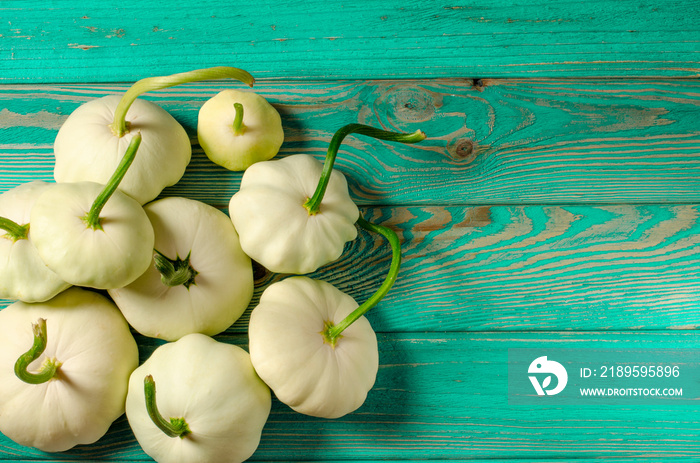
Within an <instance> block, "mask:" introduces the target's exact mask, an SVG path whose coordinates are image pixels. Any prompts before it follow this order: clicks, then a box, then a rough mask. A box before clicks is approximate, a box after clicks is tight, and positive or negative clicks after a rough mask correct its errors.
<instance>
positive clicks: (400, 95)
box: [377, 86, 441, 123]
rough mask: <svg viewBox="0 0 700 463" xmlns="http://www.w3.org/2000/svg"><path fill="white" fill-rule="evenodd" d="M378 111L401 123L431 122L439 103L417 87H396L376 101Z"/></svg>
mask: <svg viewBox="0 0 700 463" xmlns="http://www.w3.org/2000/svg"><path fill="white" fill-rule="evenodd" d="M377 103H378V108H377V109H378V110H379V111H381V112H385V113H387V114H391V115H392V117H396V118H397V119H399V120H401V121H403V122H411V123H413V122H424V121H428V120H431V119H432V118H433V117H434V115H435V111H436V107H439V106H440V105H441V103H440V102H439V101H435V99H434V98H433V96H432V95H431V94H430V92H428V91H426V90H423V89H422V88H419V87H409V86H397V87H392V88H391V89H389V90H388V91H387V92H386V93H385V94H384V95H382V97H380V99H379V100H378V102H377Z"/></svg>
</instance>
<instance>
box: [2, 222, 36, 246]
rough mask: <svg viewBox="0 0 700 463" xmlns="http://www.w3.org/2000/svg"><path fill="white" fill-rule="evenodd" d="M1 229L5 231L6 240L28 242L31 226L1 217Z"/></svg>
mask: <svg viewBox="0 0 700 463" xmlns="http://www.w3.org/2000/svg"><path fill="white" fill-rule="evenodd" d="M0 228H1V229H3V230H5V231H6V232H7V233H5V238H8V239H11V240H12V241H17V240H26V239H27V236H28V235H29V224H28V223H27V224H24V225H20V224H18V223H17V222H14V221H12V220H10V219H8V218H6V217H0Z"/></svg>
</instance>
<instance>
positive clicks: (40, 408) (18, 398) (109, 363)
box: [0, 288, 139, 452]
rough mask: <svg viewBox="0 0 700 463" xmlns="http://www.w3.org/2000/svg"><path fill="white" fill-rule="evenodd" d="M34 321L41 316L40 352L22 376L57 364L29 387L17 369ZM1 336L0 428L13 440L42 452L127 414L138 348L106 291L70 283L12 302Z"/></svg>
mask: <svg viewBox="0 0 700 463" xmlns="http://www.w3.org/2000/svg"><path fill="white" fill-rule="evenodd" d="M39 319H43V320H45V324H44V325H43V327H44V328H45V331H43V339H44V341H45V343H46V344H45V349H44V350H43V353H41V355H40V356H39V357H38V358H36V360H34V361H32V362H31V363H30V364H29V368H28V369H27V368H26V365H25V369H24V370H23V376H29V377H30V379H31V376H32V373H33V372H35V371H36V370H38V369H41V368H42V367H44V368H45V370H42V372H46V371H48V372H51V369H49V368H48V367H51V366H52V365H53V368H56V367H57V369H56V370H55V372H53V373H51V379H48V380H46V381H45V382H42V383H39V384H28V383H26V382H25V381H23V380H22V379H20V378H19V376H18V375H16V374H15V372H14V368H15V366H16V365H15V364H16V362H17V360H18V358H19V357H20V356H22V355H23V354H25V353H26V352H28V351H29V350H30V347H32V341H33V340H34V341H36V339H35V338H36V337H39V338H41V336H38V335H37V336H35V335H33V333H32V324H33V323H36V322H37V320H39ZM37 326H39V327H40V326H41V324H39V325H37ZM37 332H38V333H42V330H41V329H38V330H37ZM0 340H1V341H0V342H2V349H0V431H1V432H2V433H3V434H4V435H6V436H7V437H9V438H10V439H12V440H13V441H15V442H17V443H18V444H21V445H25V446H31V447H36V448H38V449H40V450H44V451H47V452H61V451H64V450H68V449H70V448H72V447H74V446H75V445H78V444H90V443H93V442H95V441H96V440H98V439H99V438H100V437H102V436H103V435H104V434H105V433H106V432H107V429H108V428H109V426H110V425H111V423H112V422H113V421H114V420H116V419H117V418H118V417H119V416H120V415H121V414H122V413H123V412H124V402H125V398H126V392H127V385H128V380H129V375H130V374H131V372H132V371H133V370H134V369H135V368H136V367H137V366H138V361H139V357H138V348H137V346H136V341H135V340H134V338H133V337H132V335H131V332H130V330H129V326H128V325H127V323H126V321H125V320H124V317H123V316H122V315H121V313H120V312H119V310H118V309H117V307H116V306H115V305H114V304H113V303H112V302H111V301H109V300H108V299H107V298H105V297H104V296H101V295H99V294H97V293H95V292H93V291H88V290H84V289H81V288H69V289H67V290H65V291H64V292H62V293H60V294H59V295H57V296H56V297H54V298H53V299H51V300H49V301H47V302H42V303H34V304H27V303H24V302H15V303H14V304H12V305H10V306H9V307H7V308H5V309H3V310H1V311H0ZM37 352H41V349H39V350H38V351H37ZM45 379H46V378H44V380H45Z"/></svg>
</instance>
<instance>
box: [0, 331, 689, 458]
mask: <svg viewBox="0 0 700 463" xmlns="http://www.w3.org/2000/svg"><path fill="white" fill-rule="evenodd" d="M378 338H379V345H380V359H379V360H380V369H379V373H378V376H377V383H376V384H375V386H374V388H373V389H372V391H370V393H369V396H368V398H367V401H366V402H365V404H364V405H363V406H362V407H361V408H360V409H359V410H357V411H356V412H355V413H353V414H351V415H347V416H346V417H343V418H340V419H337V420H326V419H317V418H311V417H308V416H305V415H301V414H298V413H295V412H293V411H292V410H290V409H289V408H288V407H287V406H286V405H284V404H281V403H280V402H278V401H276V400H275V401H273V409H272V414H271V416H270V419H269V420H268V422H267V424H266V426H265V429H264V431H263V436H262V440H261V443H260V447H259V448H258V450H257V452H256V453H255V455H254V456H253V458H252V459H251V460H254V461H257V460H263V461H345V460H353V461H354V460H369V459H376V460H385V459H388V460H394V459H402V460H414V459H415V460H420V461H430V460H435V459H438V460H443V459H444V460H448V461H449V460H465V459H474V460H477V459H487V458H495V459H502V460H505V459H508V460H509V461H510V460H511V459H522V460H523V461H532V460H533V459H534V460H537V461H544V460H547V459H559V460H560V461H573V460H577V459H579V458H582V459H588V458H601V459H607V460H609V459H618V458H632V457H636V458H638V459H640V460H644V459H650V460H652V461H675V460H674V459H675V458H676V457H679V458H692V457H695V458H697V456H698V452H700V414H699V412H700V404H698V403H697V401H694V402H695V403H693V401H683V402H682V403H679V402H675V403H669V404H667V405H644V404H635V405H633V406H630V405H617V406H615V405H613V406H609V405H607V406H600V405H597V406H595V405H593V406H585V405H584V406H567V405H564V406H558V407H547V406H542V407H538V408H537V409H536V410H533V409H532V407H530V406H522V405H509V404H508V390H507V389H508V384H507V366H508V349H513V348H538V349H551V348H567V347H568V348H570V347H572V346H585V347H586V348H610V347H611V346H613V347H618V348H625V347H626V348H630V349H656V348H658V347H659V346H663V347H664V348H668V349H682V350H691V349H695V350H697V349H700V338H699V337H698V336H697V335H696V334H695V333H692V332H678V331H666V332H635V331H625V332H615V331H606V332H588V333H571V332H541V333H532V332H514V333H489V332H481V333H416V334H410V333H388V334H379V335H378ZM218 339H220V340H222V341H224V342H232V343H234V344H238V345H243V346H245V343H246V336H245V335H238V336H220V337H218ZM152 348H153V345H152V343H151V342H146V343H142V356H143V357H146V356H147V355H148V354H149V352H150V351H151V350H152ZM0 450H2V451H5V452H6V453H5V456H4V458H6V459H7V458H8V457H9V458H17V459H23V460H32V461H33V460H42V459H44V458H46V457H47V454H43V453H42V452H38V451H36V450H33V449H24V448H23V449H17V447H16V446H14V445H12V444H11V443H9V442H8V441H7V439H6V438H4V437H0ZM50 458H51V460H52V461H53V460H58V461H61V460H73V461H95V460H102V461H114V460H120V461H121V460H137V461H138V460H144V459H146V457H145V456H144V454H143V452H142V451H141V449H140V448H139V446H138V444H137V442H136V441H135V439H134V437H133V434H131V431H130V430H129V428H128V424H127V422H126V420H125V419H124V417H122V418H120V419H119V420H118V421H117V422H116V423H115V424H114V425H113V427H112V429H111V430H110V432H109V433H108V434H107V435H106V436H105V437H104V438H103V439H101V440H100V441H98V442H97V443H96V444H93V445H89V446H81V447H79V448H76V449H73V450H71V451H68V452H66V453H62V454H58V455H50Z"/></svg>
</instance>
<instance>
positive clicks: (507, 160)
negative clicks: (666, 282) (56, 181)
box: [0, 80, 700, 207]
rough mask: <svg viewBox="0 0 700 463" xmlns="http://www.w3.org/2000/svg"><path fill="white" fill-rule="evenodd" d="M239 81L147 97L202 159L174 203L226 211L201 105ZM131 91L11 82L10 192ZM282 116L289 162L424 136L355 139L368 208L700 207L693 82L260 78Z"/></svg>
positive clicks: (7, 123)
mask: <svg viewBox="0 0 700 463" xmlns="http://www.w3.org/2000/svg"><path fill="white" fill-rule="evenodd" d="M229 87H235V88H240V85H236V84H234V83H227V82H215V83H203V84H191V85H186V86H183V87H177V88H172V89H168V90H164V91H160V92H154V93H151V94H149V95H148V96H147V98H148V99H151V100H152V101H155V102H157V103H159V104H161V105H162V106H163V107H165V108H166V109H167V110H169V111H170V112H171V113H172V114H173V115H174V116H175V117H176V118H177V119H178V120H179V121H180V122H181V123H182V124H183V126H184V127H185V128H186V130H187V131H188V133H189V134H190V137H191V139H192V143H193V149H194V154H193V160H192V163H191V165H190V167H189V168H188V170H187V172H186V173H185V176H184V177H183V179H182V180H181V182H180V183H179V184H178V185H176V186H175V187H173V188H169V189H167V190H166V192H165V194H166V195H185V196H188V197H192V198H194V199H200V200H203V201H206V202H209V203H212V204H215V205H217V206H220V207H223V206H224V205H225V204H227V203H228V200H229V198H230V197H231V195H232V194H233V193H234V192H235V191H237V189H238V185H239V180H240V174H238V173H230V172H228V171H226V170H225V169H223V168H220V167H218V166H216V165H214V164H213V163H211V162H210V161H209V160H208V159H207V158H206V156H205V155H204V153H203V152H202V150H201V148H199V145H198V144H197V143H196V124H197V113H198V110H199V107H200V106H201V105H202V104H203V103H204V101H206V100H207V99H208V98H210V97H211V96H213V95H214V94H216V93H217V92H218V91H220V90H222V89H223V88H229ZM125 88H126V86H124V85H109V84H91V85H60V86H44V85H9V86H1V87H0V100H1V101H2V109H0V135H1V137H0V190H4V189H7V188H10V187H12V186H15V185H17V184H19V183H22V182H25V181H27V180H29V179H33V178H42V179H50V178H51V175H52V169H53V153H52V145H53V140H54V138H55V136H56V133H57V130H58V128H59V127H60V125H61V123H62V122H63V121H64V120H65V118H66V117H67V116H68V114H70V113H71V112H72V111H73V110H74V109H75V108H76V107H78V106H79V105H80V104H81V103H83V102H84V101H87V100H89V99H92V98H95V97H100V96H104V95H106V94H120V93H122V92H123V91H124V89H125ZM256 91H257V92H259V93H260V94H261V95H263V96H265V97H266V98H268V99H269V101H271V102H272V103H273V104H274V105H275V106H276V107H277V109H278V110H279V111H280V113H281V114H282V116H283V124H284V128H285V133H286V139H285V143H284V145H283V146H282V150H281V152H280V155H279V156H286V155H290V154H295V153H300V152H304V153H309V154H312V155H315V156H317V157H319V158H322V157H323V156H324V154H325V150H326V148H327V146H328V142H329V141H330V138H331V136H332V134H333V132H334V131H335V130H337V129H339V128H340V127H341V126H343V125H345V124H348V123H353V122H360V123H365V124H369V125H373V126H376V127H384V128H386V129H389V130H400V131H414V130H416V129H418V128H421V129H423V130H424V131H425V132H426V133H427V134H428V136H429V139H428V140H425V141H424V142H422V143H420V144H418V145H411V146H405V145H396V144H389V143H383V142H377V141H375V140H371V139H368V138H366V137H353V136H351V137H348V138H347V139H346V143H345V144H344V145H343V146H342V149H341V153H340V155H339V158H338V161H337V168H338V169H339V170H341V171H342V172H344V173H345V174H346V175H347V176H348V180H349V184H350V189H351V194H352V195H353V198H354V199H355V200H356V201H357V202H358V203H360V204H384V205H386V204H394V205H416V204H427V205H430V204H485V205H490V204H552V203H567V204H570V203H588V204H608V203H698V202H700V131H699V130H698V127H697V124H696V121H697V120H700V83H698V82H697V81H683V80H660V81H648V80H612V81H598V80H595V81H590V80H575V81H572V80H481V81H478V82H474V81H472V80H423V81H395V80H392V81H371V82H360V81H342V82H303V83H296V82H267V81H266V82H260V83H259V85H257V86H256Z"/></svg>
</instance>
